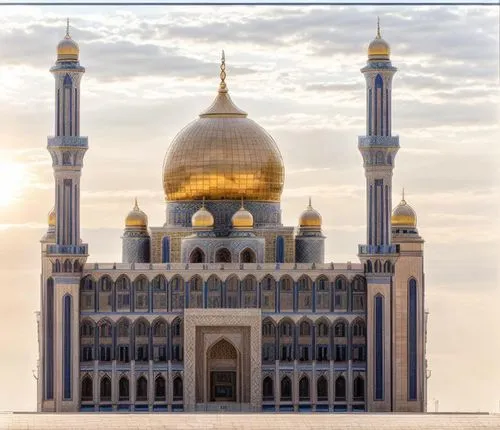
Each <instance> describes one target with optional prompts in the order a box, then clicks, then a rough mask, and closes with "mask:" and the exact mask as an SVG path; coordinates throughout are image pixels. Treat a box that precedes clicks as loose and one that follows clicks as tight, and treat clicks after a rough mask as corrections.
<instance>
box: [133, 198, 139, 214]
mask: <svg viewBox="0 0 500 430" xmlns="http://www.w3.org/2000/svg"><path fill="white" fill-rule="evenodd" d="M134 210H135V211H138V210H139V205H138V204H137V197H136V198H135V202H134Z"/></svg>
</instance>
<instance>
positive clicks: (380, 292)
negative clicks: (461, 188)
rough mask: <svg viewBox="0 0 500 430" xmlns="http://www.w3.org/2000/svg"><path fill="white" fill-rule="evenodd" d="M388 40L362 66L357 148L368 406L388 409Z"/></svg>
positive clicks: (395, 142) (395, 145) (392, 148)
mask: <svg viewBox="0 0 500 430" xmlns="http://www.w3.org/2000/svg"><path fill="white" fill-rule="evenodd" d="M389 54H390V49H389V44H388V43H387V42H386V41H385V40H384V39H382V36H381V35H380V24H379V23H378V24H377V35H376V36H375V39H374V40H373V41H372V42H371V43H370V45H369V47H368V62H367V64H366V66H365V67H364V68H363V69H361V72H362V73H363V74H364V75H365V79H366V105H367V106H366V118H367V121H366V136H360V137H359V141H358V147H359V150H360V152H361V155H362V156H363V162H364V163H363V165H364V168H365V176H366V207H367V218H366V220H367V235H366V244H364V245H360V246H359V257H360V260H361V261H362V262H363V263H364V267H365V276H366V281H367V287H368V290H367V328H368V333H367V334H368V336H367V340H368V360H367V382H368V383H367V393H366V394H367V410H368V411H373V412H388V411H391V410H392V395H391V364H392V360H391V347H392V342H391V291H392V274H393V272H394V263H395V261H396V259H397V253H396V248H397V247H396V246H395V245H391V209H392V205H391V193H392V170H393V168H394V158H395V156H396V153H397V151H398V149H399V139H398V137H394V136H392V135H391V90H392V77H393V76H394V73H395V72H396V68H395V67H393V66H392V64H391V61H390V58H389Z"/></svg>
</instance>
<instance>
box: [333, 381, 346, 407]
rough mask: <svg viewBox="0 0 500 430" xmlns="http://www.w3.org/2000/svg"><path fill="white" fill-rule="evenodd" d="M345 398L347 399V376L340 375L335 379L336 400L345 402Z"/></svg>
mask: <svg viewBox="0 0 500 430" xmlns="http://www.w3.org/2000/svg"><path fill="white" fill-rule="evenodd" d="M345 400H346V386H345V378H344V377H343V376H339V377H338V378H337V379H336V380H335V401H336V402H342V401H344V402H345Z"/></svg>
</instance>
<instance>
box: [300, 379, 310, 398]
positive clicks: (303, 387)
mask: <svg viewBox="0 0 500 430" xmlns="http://www.w3.org/2000/svg"><path fill="white" fill-rule="evenodd" d="M309 400H310V395H309V378H308V377H307V376H305V375H304V376H303V377H302V378H300V381H299V401H301V402H305V401H309Z"/></svg>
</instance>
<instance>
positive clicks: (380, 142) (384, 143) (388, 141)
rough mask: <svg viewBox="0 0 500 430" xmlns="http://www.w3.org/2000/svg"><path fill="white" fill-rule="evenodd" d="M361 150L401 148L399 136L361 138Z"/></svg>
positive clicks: (359, 139)
mask: <svg viewBox="0 0 500 430" xmlns="http://www.w3.org/2000/svg"><path fill="white" fill-rule="evenodd" d="M358 146H359V147H360V148H372V147H380V148H399V136H359V137H358Z"/></svg>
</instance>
